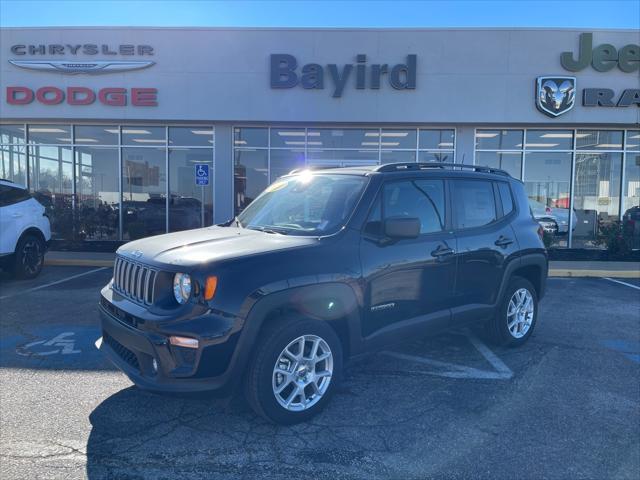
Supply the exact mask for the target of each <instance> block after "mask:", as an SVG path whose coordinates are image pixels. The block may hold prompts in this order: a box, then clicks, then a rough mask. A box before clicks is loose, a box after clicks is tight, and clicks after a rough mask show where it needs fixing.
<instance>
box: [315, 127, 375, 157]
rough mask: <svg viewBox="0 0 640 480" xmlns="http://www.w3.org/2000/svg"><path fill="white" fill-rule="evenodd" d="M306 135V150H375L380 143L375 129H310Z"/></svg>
mask: <svg viewBox="0 0 640 480" xmlns="http://www.w3.org/2000/svg"><path fill="white" fill-rule="evenodd" d="M307 135H308V148H310V147H314V148H320V147H322V148H355V149H360V148H361V149H367V148H375V149H377V148H378V145H379V142H380V138H379V131H378V130H377V129H367V130H365V129H359V128H310V129H309V130H308V133H307ZM376 161H377V159H376Z"/></svg>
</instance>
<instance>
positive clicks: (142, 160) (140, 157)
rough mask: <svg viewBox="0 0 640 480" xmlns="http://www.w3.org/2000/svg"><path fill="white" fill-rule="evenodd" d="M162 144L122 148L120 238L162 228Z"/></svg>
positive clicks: (164, 194) (162, 230) (164, 193)
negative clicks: (121, 223)
mask: <svg viewBox="0 0 640 480" xmlns="http://www.w3.org/2000/svg"><path fill="white" fill-rule="evenodd" d="M165 164H166V150H165V149H164V148H131V147H129V148H123V149H122V189H123V191H122V220H123V232H122V238H123V239H124V240H134V239H136V238H142V237H146V236H150V235H158V234H160V233H165V232H166V219H167V205H166V201H167V172H166V168H165Z"/></svg>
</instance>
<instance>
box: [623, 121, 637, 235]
mask: <svg viewBox="0 0 640 480" xmlns="http://www.w3.org/2000/svg"><path fill="white" fill-rule="evenodd" d="M639 135H640V133H639ZM622 227H623V231H624V234H625V236H628V237H630V238H631V242H632V244H631V246H632V248H640V153H638V152H629V151H628V152H627V153H626V158H625V167H624V196H623V198H622Z"/></svg>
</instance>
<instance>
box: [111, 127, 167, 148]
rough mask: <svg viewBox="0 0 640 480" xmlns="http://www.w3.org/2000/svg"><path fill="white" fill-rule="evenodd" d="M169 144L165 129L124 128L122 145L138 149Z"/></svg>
mask: <svg viewBox="0 0 640 480" xmlns="http://www.w3.org/2000/svg"><path fill="white" fill-rule="evenodd" d="M166 143H167V138H166V128H165V127H139V126H134V125H131V126H129V125H127V126H124V127H122V144H123V145H134V146H138V147H153V146H161V145H164V144H166Z"/></svg>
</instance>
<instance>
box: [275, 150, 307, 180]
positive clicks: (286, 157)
mask: <svg viewBox="0 0 640 480" xmlns="http://www.w3.org/2000/svg"><path fill="white" fill-rule="evenodd" d="M270 161H271V165H270V176H269V177H270V178H269V183H271V182H274V181H275V180H276V178H278V177H281V176H283V175H287V174H288V173H289V172H290V171H291V170H294V169H296V168H304V166H305V162H304V150H271V159H270Z"/></svg>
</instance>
